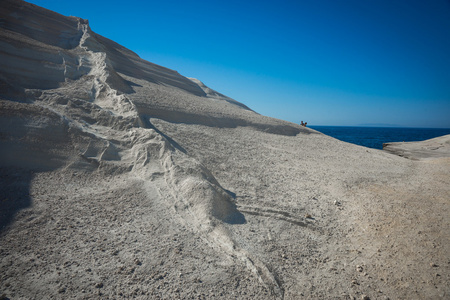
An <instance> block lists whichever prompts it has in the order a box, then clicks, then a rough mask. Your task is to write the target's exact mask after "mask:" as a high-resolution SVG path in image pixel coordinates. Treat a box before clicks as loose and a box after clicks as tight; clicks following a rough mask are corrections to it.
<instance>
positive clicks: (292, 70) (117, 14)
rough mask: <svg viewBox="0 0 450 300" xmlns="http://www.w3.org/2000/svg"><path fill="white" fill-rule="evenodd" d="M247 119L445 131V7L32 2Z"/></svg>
mask: <svg viewBox="0 0 450 300" xmlns="http://www.w3.org/2000/svg"><path fill="white" fill-rule="evenodd" d="M29 2H31V3H34V4H37V5H40V6H43V7H45V8H48V9H51V10H54V11H56V12H59V13H61V14H63V15H74V16H78V17H82V18H84V19H88V20H89V22H90V26H91V28H92V30H93V31H95V32H97V33H99V34H101V35H103V36H105V37H108V38H110V39H112V40H114V41H116V42H118V43H120V44H122V45H124V46H125V47H127V48H129V49H131V50H133V51H134V52H136V53H138V54H139V56H141V57H142V58H144V59H146V60H149V61H151V62H154V63H157V64H160V65H163V66H165V67H168V68H171V69H174V70H177V71H178V72H179V73H181V74H182V75H184V76H188V77H195V78H198V79H200V80H201V81H203V82H204V83H205V84H206V85H208V86H209V87H211V88H213V89H215V90H217V91H219V92H221V93H223V94H225V95H227V96H230V97H232V98H234V99H236V100H238V101H240V102H242V103H244V104H246V105H248V106H249V107H250V108H252V109H253V110H255V111H257V112H259V113H261V114H263V115H268V116H272V117H276V118H280V119H284V120H288V121H292V122H296V123H299V122H300V121H301V120H304V121H307V122H308V124H310V125H350V126H352V125H360V124H371V123H372V124H373V123H378V124H392V125H400V126H413V127H446V128H450V1H449V0H430V1H423V0H403V1H400V0H399V1H396V0H342V1H335V0H328V1H326V0H304V1H302V0H297V1H262V0H259V1H242V0H240V1H235V0H227V1H220V2H214V1H211V0H209V1H195V0H193V1H185V0H184V1H178V0H176V1H169V0H168V1H161V0H159V1H151V0H150V1H136V0H128V1H103V0H89V1H87V0H77V1H61V0H32V1H29Z"/></svg>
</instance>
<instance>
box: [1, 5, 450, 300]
mask: <svg viewBox="0 0 450 300" xmlns="http://www.w3.org/2000/svg"><path fill="white" fill-rule="evenodd" d="M0 8H1V9H0V296H2V297H7V298H10V299H20V298H25V299H26V298H40V299H46V298H57V299H92V298H98V299H123V298H139V299H158V298H164V299H177V298H180V299H189V298H200V299H204V298H206V299H341V298H342V299H352V298H356V299H358V298H359V299H362V298H370V299H384V298H390V299H439V298H442V299H444V298H446V297H448V295H449V293H450V290H449V286H448V282H449V279H450V278H449V276H450V275H449V268H448V257H449V255H450V250H449V247H448V245H449V243H448V240H449V234H450V230H449V228H450V226H449V218H448V215H449V199H450V190H449V186H450V185H449V184H448V178H450V177H449V175H450V167H449V166H450V162H449V161H448V159H446V158H445V157H444V158H442V156H446V155H447V154H446V153H448V147H447V146H448V136H447V137H443V138H442V139H437V140H435V141H433V145H431V144H430V145H429V144H427V143H428V142H423V143H422V144H420V145H425V146H424V147H438V146H439V147H438V148H436V149H434V148H433V149H431V148H429V149H428V150H430V151H435V153H437V152H439V153H440V154H439V155H440V158H438V159H428V160H424V161H413V160H408V159H405V158H402V157H399V156H395V155H392V154H390V153H386V152H385V151H379V150H374V149H367V148H364V147H359V146H355V145H352V144H348V143H344V142H341V141H338V140H336V139H333V138H331V137H328V136H325V135H322V134H320V133H318V132H316V131H314V130H312V129H309V128H305V127H302V126H299V125H297V124H293V123H289V122H286V121H282V120H277V119H273V118H269V117H266V116H262V115H260V114H257V113H256V112H254V111H252V110H251V109H250V108H248V107H247V106H246V105H245V104H242V103H240V102H238V101H236V100H234V99H231V98H229V97H227V96H225V95H223V94H221V93H219V92H217V91H214V90H213V89H210V88H208V87H207V86H205V85H204V84H203V83H202V82H201V81H199V80H197V79H193V78H187V77H184V76H182V75H180V74H179V73H177V72H176V71H173V70H170V69H167V68H164V67H162V66H158V65H155V64H152V63H150V62H147V61H145V60H142V59H141V58H139V56H138V55H137V54H135V53H134V52H132V51H130V50H128V49H126V48H124V47H122V46H120V45H118V44H117V43H115V42H113V41H111V40H109V39H107V38H105V37H102V36H100V35H98V34H96V33H95V32H94V31H92V29H91V28H90V27H89V23H88V21H87V20H83V19H80V18H77V17H65V16H62V15H60V14H57V13H54V12H51V11H48V10H46V9H43V8H40V7H38V6H35V5H32V4H28V3H26V2H23V1H12V0H5V1H2V2H1V3H0ZM417 145H418V144H417ZM436 145H438V146H436ZM440 145H443V146H442V147H441V146H440ZM402 147H403V145H402ZM408 147H409V145H408ZM420 147H422V146H420ZM408 149H409V148H408ZM422 154H423V153H422ZM422 154H421V155H422ZM431 156H432V157H433V155H431ZM436 274H438V276H437V275H436Z"/></svg>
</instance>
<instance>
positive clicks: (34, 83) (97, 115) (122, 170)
mask: <svg viewBox="0 0 450 300" xmlns="http://www.w3.org/2000/svg"><path fill="white" fill-rule="evenodd" d="M2 7H5V9H2V10H1V16H0V18H1V19H2V23H1V24H2V28H1V35H0V46H1V48H0V49H1V50H0V64H1V65H0V67H1V70H2V72H1V74H0V80H1V90H0V96H1V98H2V100H1V102H0V104H1V107H2V111H1V112H2V113H1V115H0V117H1V118H0V122H1V123H0V124H1V125H2V127H1V132H0V133H1V136H2V140H1V146H2V147H1V149H2V150H1V154H2V159H1V161H0V162H1V164H2V166H4V167H21V168H24V169H28V170H32V171H34V172H44V171H53V170H56V169H61V168H63V169H66V170H77V171H84V172H100V173H104V174H108V175H109V176H110V175H114V174H117V175H119V174H130V175H132V176H134V177H136V178H140V179H141V180H143V181H144V182H152V181H155V180H159V181H161V180H163V182H164V183H165V184H164V186H163V187H160V190H161V191H162V195H164V196H163V197H164V198H165V199H167V201H168V203H169V205H170V206H172V207H173V208H174V210H175V211H176V213H177V214H178V216H179V217H180V218H181V219H182V220H184V222H186V224H187V226H188V227H190V228H191V229H192V230H193V231H194V232H195V233H197V234H199V235H200V236H202V238H204V239H205V240H207V241H208V243H210V244H211V245H212V247H215V248H218V249H221V250H220V251H223V252H225V253H226V254H227V255H229V256H230V257H231V258H233V259H237V260H238V261H240V262H241V263H242V264H243V265H244V266H246V267H247V268H248V269H249V270H250V271H251V272H252V273H253V274H255V276H256V277H258V278H259V280H260V281H261V283H262V284H263V285H264V286H266V288H267V289H268V290H271V291H272V293H273V294H274V295H277V296H281V295H282V291H281V289H280V287H279V286H278V283H277V281H276V280H275V278H274V277H273V275H272V273H271V272H270V271H269V270H268V269H267V267H266V266H265V265H264V264H263V263H262V262H261V261H260V260H259V259H257V258H256V257H252V255H251V254H249V253H248V252H247V251H244V250H242V249H241V248H240V247H239V246H238V245H237V244H236V243H235V241H234V240H233V239H232V238H231V236H230V235H229V234H228V232H227V229H226V228H225V227H224V224H243V223H245V218H244V216H243V215H242V214H241V213H240V212H239V211H238V209H237V207H236V204H235V203H234V199H233V196H232V193H230V192H228V191H226V190H224V189H223V188H222V187H221V185H220V184H219V182H218V181H217V180H216V179H215V178H214V176H213V175H212V173H211V172H210V171H209V170H207V169H206V168H205V167H204V166H203V165H202V164H201V163H199V162H198V161H197V160H195V159H194V158H192V157H191V156H190V155H189V154H188V153H186V151H185V150H184V149H182V148H180V147H177V146H178V145H177V144H176V143H174V141H173V140H171V139H170V137H167V136H164V134H162V133H161V132H160V131H159V130H158V129H157V128H155V127H154V126H153V125H152V123H151V119H154V118H160V119H163V120H166V121H171V122H174V123H179V122H183V123H190V122H192V123H195V124H203V125H208V126H215V127H217V126H218V127H237V126H253V127H256V128H258V129H260V130H263V131H267V132H272V133H280V134H285V135H295V134H298V133H299V132H300V131H301V130H300V129H299V128H297V127H296V126H294V125H293V124H289V123H287V122H283V121H279V120H273V119H270V118H267V117H263V116H260V115H258V114H256V113H254V112H253V111H251V110H250V109H248V108H247V107H246V106H245V105H243V104H241V103H239V102H237V101H235V100H233V99H231V98H228V97H226V96H224V95H222V94H220V93H217V92H215V91H213V90H211V89H209V88H208V87H206V86H205V85H204V84H203V83H201V82H200V81H197V80H190V79H187V78H185V77H183V76H181V75H179V74H178V73H177V72H175V71H172V70H169V69H166V68H164V67H160V66H157V65H154V64H152V63H149V62H146V61H144V60H142V59H140V58H139V57H138V56H137V55H136V54H135V53H133V52H131V51H129V50H128V49H126V48H124V47H122V46H120V45H118V44H116V43H114V42H112V41H110V40H108V39H106V38H104V37H102V36H100V35H97V34H95V33H94V32H93V31H92V30H91V29H90V27H89V24H88V21H87V20H83V19H81V18H76V17H64V16H62V15H59V14H56V13H53V12H50V11H47V10H44V9H41V8H37V7H36V6H34V5H31V4H28V3H26V2H22V1H9V0H8V1H5V2H3V3H2ZM61 24H62V25H61ZM153 100H155V101H153ZM205 100H206V101H205ZM216 100H220V101H219V103H217V102H216ZM174 102H175V103H174ZM160 104H163V105H160ZM217 104H219V105H220V107H217ZM248 116H250V117H251V118H253V120H251V119H250V120H248V119H247V118H248ZM47 136H50V137H51V138H50V139H47V138H46V137H47ZM46 142H47V143H46ZM44 144H45V145H46V146H42V145H44ZM36 149H38V150H37V151H36ZM23 157H27V158H29V159H26V160H24V159H23ZM7 219H8V220H10V219H11V216H10V215H9V216H8V218H7ZM5 220H6V218H5ZM2 225H7V224H2Z"/></svg>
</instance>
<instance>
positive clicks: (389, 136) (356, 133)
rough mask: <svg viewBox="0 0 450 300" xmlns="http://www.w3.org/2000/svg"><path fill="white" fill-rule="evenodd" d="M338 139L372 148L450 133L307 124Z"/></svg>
mask: <svg viewBox="0 0 450 300" xmlns="http://www.w3.org/2000/svg"><path fill="white" fill-rule="evenodd" d="M308 127H310V128H312V129H315V130H317V131H319V132H322V133H324V134H326V135H329V136H331V137H334V138H336V139H338V140H341V141H344V142H348V143H352V144H356V145H360V146H364V147H368V148H374V149H383V143H390V142H416V141H424V140H428V139H432V138H435V137H438V136H442V135H446V134H450V128H410V127H408V128H402V127H356V126H308Z"/></svg>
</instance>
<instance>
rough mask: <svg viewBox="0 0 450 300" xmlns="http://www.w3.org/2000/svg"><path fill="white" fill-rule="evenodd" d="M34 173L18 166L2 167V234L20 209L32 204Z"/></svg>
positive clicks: (0, 174) (0, 180) (0, 176)
mask: <svg viewBox="0 0 450 300" xmlns="http://www.w3.org/2000/svg"><path fill="white" fill-rule="evenodd" d="M32 174H33V173H32V172H31V171H28V170H23V169H18V168H10V167H1V168H0V234H1V233H3V232H4V231H5V230H6V229H7V227H8V225H9V224H10V223H11V222H12V221H13V220H14V216H15V214H16V213H17V212H18V211H19V210H21V209H24V208H27V207H30V206H31V197H30V183H31V179H32V177H33V175H32Z"/></svg>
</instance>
